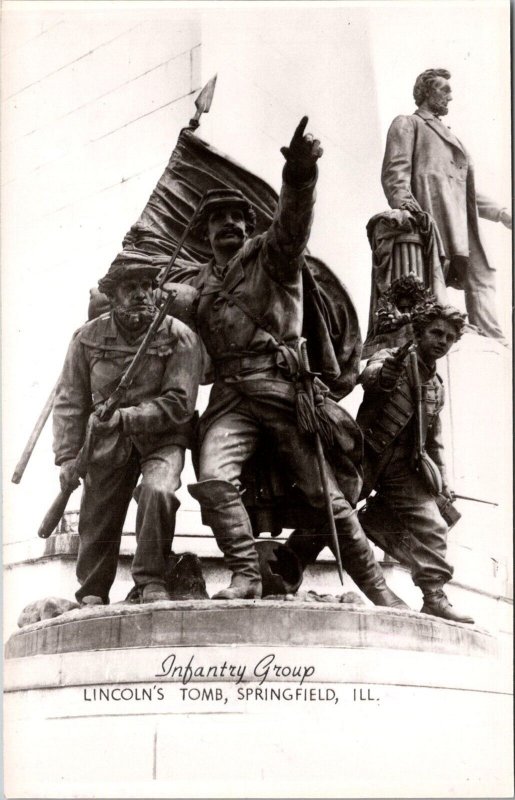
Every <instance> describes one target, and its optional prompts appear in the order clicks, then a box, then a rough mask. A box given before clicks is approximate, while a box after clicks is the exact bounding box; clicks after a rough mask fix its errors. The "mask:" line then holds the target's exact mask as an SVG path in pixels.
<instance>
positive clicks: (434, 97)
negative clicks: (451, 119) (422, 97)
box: [426, 78, 452, 117]
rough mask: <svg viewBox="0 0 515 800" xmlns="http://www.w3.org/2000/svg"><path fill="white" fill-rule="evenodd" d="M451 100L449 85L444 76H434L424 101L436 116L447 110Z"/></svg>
mask: <svg viewBox="0 0 515 800" xmlns="http://www.w3.org/2000/svg"><path fill="white" fill-rule="evenodd" d="M451 100H452V94H451V86H450V83H449V81H447V80H446V79H445V78H435V80H434V83H433V85H432V86H431V88H430V89H429V91H428V93H427V96H426V103H427V105H428V106H429V108H430V109H431V111H432V112H433V114H436V115H437V116H438V117H443V116H445V114H447V113H448V112H449V109H448V105H449V103H450V102H451Z"/></svg>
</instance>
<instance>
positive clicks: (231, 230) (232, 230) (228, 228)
mask: <svg viewBox="0 0 515 800" xmlns="http://www.w3.org/2000/svg"><path fill="white" fill-rule="evenodd" d="M228 234H233V235H234V236H238V237H239V238H240V239H243V231H242V230H241V228H237V227H236V226H235V225H225V226H224V227H223V228H222V230H220V231H218V233H217V234H216V236H215V239H221V238H222V237H224V236H227V235H228Z"/></svg>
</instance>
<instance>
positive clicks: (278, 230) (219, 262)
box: [188, 118, 401, 606]
mask: <svg viewBox="0 0 515 800" xmlns="http://www.w3.org/2000/svg"><path fill="white" fill-rule="evenodd" d="M306 123H307V118H304V119H303V120H302V121H301V123H300V125H299V126H298V128H297V130H296V132H295V134H294V136H293V139H292V141H291V144H290V146H289V148H283V150H282V152H283V155H284V156H285V158H286V165H285V168H284V173H283V185H282V190H281V195H280V199H279V204H278V207H277V210H276V213H275V216H274V219H273V221H272V224H271V226H270V227H269V229H268V230H267V231H266V232H265V233H263V234H261V235H257V236H254V237H250V236H249V234H251V233H252V231H253V227H254V210H253V209H252V207H251V205H250V203H249V202H248V201H247V200H246V198H245V197H244V196H243V195H242V193H241V192H238V191H234V190H228V189H221V190H213V191H212V192H210V193H209V195H208V197H207V200H206V202H205V205H204V208H203V212H202V215H201V218H200V220H199V226H204V231H205V235H206V236H207V239H208V241H209V243H210V245H211V249H212V252H213V259H212V260H211V262H209V263H208V264H206V265H205V267H203V268H202V269H201V271H200V273H199V275H198V278H197V280H196V283H195V285H196V287H197V289H198V290H199V295H200V296H199V303H198V309H197V315H196V316H197V328H198V331H199V333H200V336H201V338H202V340H203V342H204V344H205V346H206V348H207V351H208V353H209V355H210V357H211V359H212V362H213V365H214V372H215V382H214V386H213V388H212V391H211V395H210V400H209V405H208V408H207V410H206V412H205V413H204V415H203V417H202V418H201V422H200V440H201V443H200V455H199V465H198V477H199V482H198V483H196V484H194V485H191V486H189V487H188V488H189V491H190V493H191V494H192V495H193V497H195V498H196V499H197V500H198V501H199V503H200V505H201V508H202V515H203V520H204V522H205V523H206V524H208V525H210V526H211V528H212V530H213V532H214V535H215V538H216V540H217V543H218V546H219V547H220V549H221V550H222V551H223V553H224V556H225V562H226V564H227V566H228V567H229V569H230V570H231V572H232V580H231V584H230V586H229V587H228V588H227V589H224V590H222V591H220V592H219V593H218V594H217V595H215V598H217V599H231V600H232V599H238V598H258V597H261V593H262V581H261V573H260V569H259V561H258V555H257V551H256V546H255V542H254V536H253V529H252V525H251V521H250V518H249V515H248V512H247V510H246V508H245V505H244V503H243V499H242V493H241V489H242V483H243V481H242V471H243V469H244V465H245V463H246V462H247V461H248V460H249V459H250V458H251V457H252V456H253V455H254V454H255V453H256V450H257V448H258V447H260V446H262V443H263V440H264V438H265V437H266V438H267V441H268V442H270V443H271V447H273V452H274V453H275V457H276V458H277V460H278V461H279V462H280V463H281V464H282V465H283V469H284V471H285V472H286V473H287V474H288V478H289V482H290V485H292V486H295V488H296V489H297V490H298V491H299V493H301V494H302V496H303V498H304V499H305V500H307V502H308V503H309V505H310V506H311V507H314V508H318V509H320V515H321V516H322V517H324V516H325V508H324V493H323V487H322V484H321V480H320V478H319V477H318V475H317V470H316V464H317V461H316V454H315V443H314V438H313V436H309V435H308V434H307V433H306V432H304V431H302V430H301V429H300V428H299V425H298V417H297V416H296V385H295V384H296V376H297V380H298V374H299V359H298V353H299V342H300V339H301V336H302V325H303V318H302V317H303V314H302V309H303V282H302V268H303V264H304V253H305V248H306V244H307V241H308V237H309V232H310V228H311V219H312V212H313V205H314V193H315V183H316V177H317V167H316V162H317V159H318V158H319V157H320V156H321V154H322V149H321V147H320V142H319V141H318V140H316V139H315V140H314V139H313V137H312V136H311V135H310V134H308V135H304V129H305V126H306ZM333 406H334V407H335V409H336V411H340V408H339V407H338V406H337V405H336V404H334V403H333ZM341 412H342V414H343V413H344V412H343V409H342V410H341ZM349 425H350V426H351V427H352V428H355V429H356V434H357V436H358V437H359V438H361V437H360V434H359V430H358V429H357V427H356V426H355V423H354V422H353V421H352V420H351V419H350V418H349ZM352 435H353V432H351V433H350V434H349V436H352ZM327 471H328V475H329V493H330V499H331V505H332V510H333V514H334V517H335V520H336V527H337V531H338V535H339V541H340V550H341V556H342V562H343V566H344V567H345V569H346V570H347V572H348V573H349V574H350V575H351V577H352V578H353V579H354V581H355V582H356V584H357V585H358V586H359V588H360V589H362V591H363V592H364V593H365V594H366V595H367V597H369V599H370V600H372V602H374V603H375V604H377V605H383V606H390V605H392V606H393V605H399V604H401V601H400V600H399V598H397V597H396V596H395V595H394V594H393V592H391V591H390V590H389V589H388V587H387V586H386V583H385V581H384V577H383V575H382V572H381V569H380V567H379V565H378V564H377V562H376V561H375V559H374V556H373V552H372V550H371V547H370V545H369V543H368V541H367V539H366V537H365V534H364V533H363V531H362V529H361V527H360V525H359V523H358V520H357V516H356V513H355V512H354V510H353V507H352V505H351V504H350V502H349V500H348V499H347V498H346V497H345V494H344V492H343V491H342V489H341V487H340V485H339V483H338V481H337V480H336V478H335V473H334V471H333V468H332V465H331V464H329V463H328V465H327ZM358 492H359V489H358Z"/></svg>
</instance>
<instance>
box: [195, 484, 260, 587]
mask: <svg viewBox="0 0 515 800" xmlns="http://www.w3.org/2000/svg"><path fill="white" fill-rule="evenodd" d="M188 490H189V493H190V494H191V495H192V496H193V497H194V498H195V500H198V502H199V503H200V507H201V509H202V521H203V522H204V524H205V525H209V526H210V527H211V530H212V531H213V534H214V536H215V539H216V542H217V544H218V547H219V548H220V550H221V551H222V553H223V554H224V561H225V563H226V565H227V567H228V568H229V569H230V570H231V572H232V580H231V583H230V585H229V586H228V587H227V589H223V590H222V591H220V592H217V594H215V595H213V600H239V599H254V598H259V597H261V591H262V586H261V572H260V569H259V559H258V555H257V551H256V546H255V543H254V535H253V533H252V527H251V524H250V520H249V517H248V514H247V512H246V510H245V507H244V505H243V503H242V501H241V497H240V493H239V492H238V490H237V489H236V487H235V486H233V485H232V483H229V482H228V481H220V480H207V481H200V483H193V484H190V485H189V486H188Z"/></svg>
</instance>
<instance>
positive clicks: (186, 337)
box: [120, 319, 202, 435]
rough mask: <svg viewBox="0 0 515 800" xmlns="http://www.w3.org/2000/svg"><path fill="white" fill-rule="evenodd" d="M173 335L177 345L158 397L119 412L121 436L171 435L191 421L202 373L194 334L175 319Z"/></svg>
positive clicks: (168, 361)
mask: <svg viewBox="0 0 515 800" xmlns="http://www.w3.org/2000/svg"><path fill="white" fill-rule="evenodd" d="M173 332H174V333H175V334H176V335H177V341H176V343H175V344H174V346H173V350H172V352H171V353H170V355H169V357H168V360H167V363H166V366H165V370H164V373H163V379H162V382H161V390H160V394H159V396H158V397H155V398H153V399H152V400H148V401H145V402H143V403H140V404H139V405H137V406H129V407H128V408H122V409H120V415H121V418H122V426H123V431H124V433H125V434H128V435H131V434H135V435H142V434H143V435H145V434H150V435H155V434H159V433H171V432H175V431H177V430H178V429H179V428H181V427H182V426H184V425H185V424H186V423H188V422H189V421H190V420H191V419H192V417H193V414H194V412H195V403H196V400H197V392H198V386H199V382H200V375H201V370H202V354H201V349H200V343H199V339H198V336H197V334H196V333H193V331H191V330H190V329H189V328H188V327H187V326H186V325H184V324H183V323H181V322H179V320H177V319H175V320H174V322H173Z"/></svg>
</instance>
